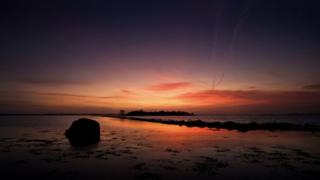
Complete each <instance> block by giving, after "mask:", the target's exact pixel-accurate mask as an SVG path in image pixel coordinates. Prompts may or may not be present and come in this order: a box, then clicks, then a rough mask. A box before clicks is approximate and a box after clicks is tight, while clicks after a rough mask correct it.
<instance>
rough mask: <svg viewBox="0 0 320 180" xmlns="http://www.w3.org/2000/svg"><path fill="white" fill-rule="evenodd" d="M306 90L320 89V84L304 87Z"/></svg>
mask: <svg viewBox="0 0 320 180" xmlns="http://www.w3.org/2000/svg"><path fill="white" fill-rule="evenodd" d="M303 88H304V89H311V90H312V89H316V90H318V89H320V83H316V84H309V85H306V86H304V87H303Z"/></svg>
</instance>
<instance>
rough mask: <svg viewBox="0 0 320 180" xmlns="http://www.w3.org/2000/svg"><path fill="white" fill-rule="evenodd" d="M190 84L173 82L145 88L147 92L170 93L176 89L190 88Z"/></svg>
mask: <svg viewBox="0 0 320 180" xmlns="http://www.w3.org/2000/svg"><path fill="white" fill-rule="evenodd" d="M191 86H192V83H190V82H174V83H161V84H156V85H152V86H149V87H147V88H146V89H147V90H151V91H171V90H176V89H182V88H187V87H191Z"/></svg>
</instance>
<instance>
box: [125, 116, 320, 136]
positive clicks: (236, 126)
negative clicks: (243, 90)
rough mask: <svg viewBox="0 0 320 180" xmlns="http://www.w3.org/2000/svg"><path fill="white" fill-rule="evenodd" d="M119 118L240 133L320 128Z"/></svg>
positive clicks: (299, 125) (280, 124) (316, 127)
mask: <svg viewBox="0 0 320 180" xmlns="http://www.w3.org/2000/svg"><path fill="white" fill-rule="evenodd" d="M119 118H125V119H131V120H139V121H147V122H155V123H162V124H173V125H179V126H187V127H208V128H218V129H228V130H238V131H241V132H246V131H250V130H268V131H276V130H281V131H310V132H320V126H319V125H314V124H291V123H278V122H267V123H257V122H251V123H237V122H233V121H227V122H205V121H201V120H188V121H185V120H182V121H177V120H161V119H147V118H138V117H127V116H119Z"/></svg>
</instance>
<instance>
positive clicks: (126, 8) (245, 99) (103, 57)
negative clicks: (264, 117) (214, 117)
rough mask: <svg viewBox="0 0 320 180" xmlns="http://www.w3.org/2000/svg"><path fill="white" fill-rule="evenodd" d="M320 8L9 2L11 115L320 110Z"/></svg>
mask: <svg viewBox="0 0 320 180" xmlns="http://www.w3.org/2000/svg"><path fill="white" fill-rule="evenodd" d="M319 8H320V1H318V0H181V1H178V0H170V1H166V0H144V1H142V0H130V1H129V0H127V1H121V0H117V1H110V0H105V1H103V0H90V1H89V0H88V1H84V0H77V1H68V0H42V1H35V0H28V1H26V0H20V1H16V0H8V1H4V2H1V6H0V14H1V17H0V27H1V28H0V39H1V40H0V47H1V48H0V60H1V65H0V87H1V89H0V113H58V112H65V113H67V112H72V113H109V112H110V113H112V112H118V111H119V110H120V109H125V110H136V109H146V110H162V109H164V110H186V111H193V112H196V113H320V35H319V33H320V20H319V19H320V10H319Z"/></svg>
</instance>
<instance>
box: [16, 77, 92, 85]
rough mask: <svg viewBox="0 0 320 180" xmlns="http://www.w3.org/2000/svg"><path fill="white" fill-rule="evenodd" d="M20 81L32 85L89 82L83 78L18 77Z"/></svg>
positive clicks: (81, 83) (80, 83)
mask: <svg viewBox="0 0 320 180" xmlns="http://www.w3.org/2000/svg"><path fill="white" fill-rule="evenodd" d="M17 81H18V82H20V83H25V84H34V85H83V84H89V82H88V81H85V80H76V79H68V78H41V77H37V78H20V79H17Z"/></svg>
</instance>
